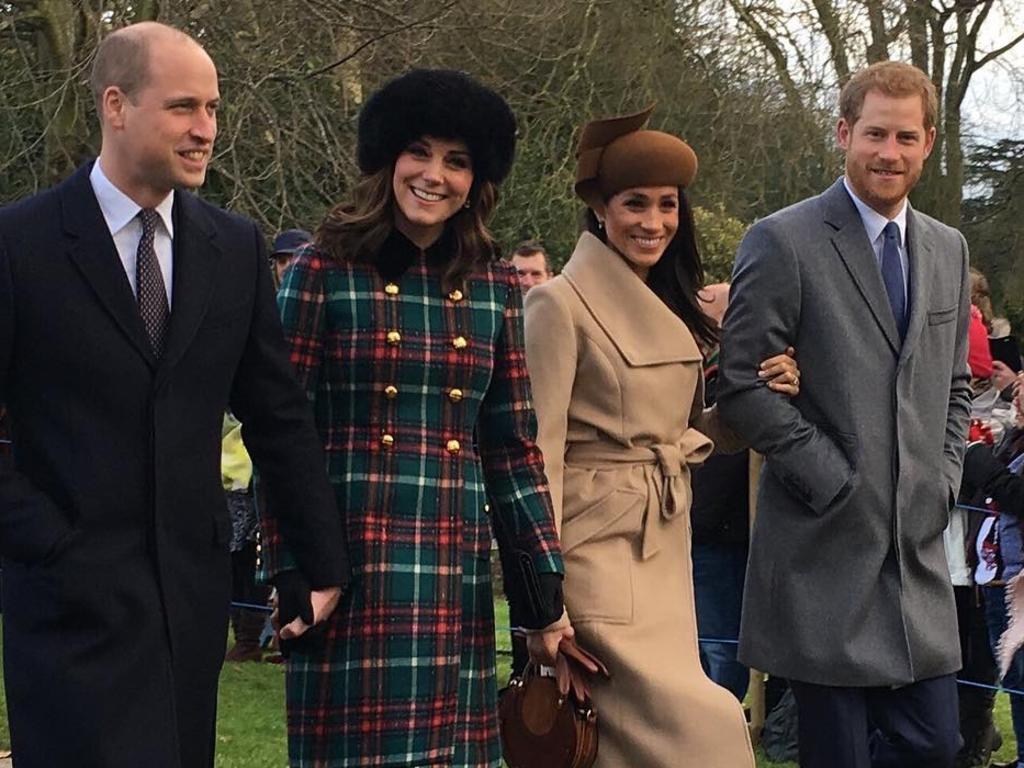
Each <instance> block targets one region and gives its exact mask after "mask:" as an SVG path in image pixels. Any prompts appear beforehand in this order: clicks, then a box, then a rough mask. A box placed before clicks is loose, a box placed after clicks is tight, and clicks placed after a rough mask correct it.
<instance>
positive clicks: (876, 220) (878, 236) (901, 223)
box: [843, 176, 910, 311]
mask: <svg viewBox="0 0 1024 768" xmlns="http://www.w3.org/2000/svg"><path fill="white" fill-rule="evenodd" d="M843 185H844V186H845V187H846V191H847V192H848V193H849V195H850V197H851V199H852V200H853V204H854V205H855V206H857V212H858V213H860V219H861V221H863V222H864V230H865V231H866V232H867V233H868V241H869V242H870V243H871V247H872V248H873V249H874V251H875V261H877V262H878V271H879V272H881V271H882V247H883V245H884V244H885V235H884V234H882V230H884V229H885V225H886V224H888V223H889V222H890V221H894V222H895V223H896V227H897V228H898V229H899V231H900V241H899V249H900V264H901V265H902V266H903V302H904V306H907V303H908V302H907V286H908V285H910V262H909V261H908V260H907V201H906V200H904V201H903V207H902V208H900V212H899V213H897V214H896V218H894V219H891V220H890V219H887V218H885V216H883V215H882V214H880V213H879V212H878V211H876V210H875V209H874V208H872V207H871V206H870V205H868V204H867V203H865V202H864V201H863V200H861V199H860V198H859V197H857V193H856V192H854V191H853V189H852V188H851V187H850V182H849V180H847V178H846V177H845V176H843ZM909 309H910V308H909V306H907V310H908V311H909Z"/></svg>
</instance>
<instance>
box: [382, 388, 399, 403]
mask: <svg viewBox="0 0 1024 768" xmlns="http://www.w3.org/2000/svg"><path fill="white" fill-rule="evenodd" d="M384 397H386V398H387V399H388V400H394V399H395V398H396V397H398V387H395V386H392V385H391V384H388V385H387V386H386V387H384Z"/></svg>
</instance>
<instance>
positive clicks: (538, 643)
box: [526, 619, 576, 667]
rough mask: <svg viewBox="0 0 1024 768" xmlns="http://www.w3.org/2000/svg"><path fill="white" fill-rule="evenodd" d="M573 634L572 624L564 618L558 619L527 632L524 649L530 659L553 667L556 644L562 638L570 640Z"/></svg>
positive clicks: (574, 633)
mask: <svg viewBox="0 0 1024 768" xmlns="http://www.w3.org/2000/svg"><path fill="white" fill-rule="evenodd" d="M575 635H576V632H575V631H574V630H573V628H572V625H571V624H569V623H568V622H567V621H565V620H564V619H559V620H558V621H556V622H555V623H554V624H552V625H550V627H546V628H544V629H542V630H538V631H536V632H527V633H526V650H527V651H528V652H529V654H530V659H531V661H535V662H536V663H538V664H543V665H544V666H546V667H553V666H555V660H556V659H557V657H558V644H559V643H561V642H562V638H566V639H569V640H571V639H572V638H573V637H575Z"/></svg>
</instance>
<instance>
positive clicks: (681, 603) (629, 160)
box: [526, 109, 799, 768]
mask: <svg viewBox="0 0 1024 768" xmlns="http://www.w3.org/2000/svg"><path fill="white" fill-rule="evenodd" d="M650 111H651V110H650V109H648V110H646V111H644V112H642V113H640V114H638V115H632V116H628V117H625V118H614V119H611V120H605V121H600V122H597V123H591V124H589V125H588V126H586V127H585V128H584V131H583V137H582V140H581V147H580V160H579V170H578V172H577V184H576V191H577V193H578V194H580V196H581V197H583V199H584V200H585V201H586V202H587V203H588V205H589V206H590V209H591V210H590V218H591V222H590V223H591V226H590V230H591V231H589V232H584V233H583V234H582V235H581V237H580V239H579V242H578V243H577V246H576V250H575V251H574V253H573V254H572V257H571V258H570V260H569V262H568V263H567V264H566V266H565V269H564V270H563V272H562V274H561V275H560V276H559V277H557V278H555V279H554V280H551V281H550V282H548V283H547V284H545V285H542V286H537V287H535V288H533V289H532V290H531V291H530V293H529V296H528V299H527V302H526V341H527V344H526V347H527V364H528V368H529V370H530V376H531V380H532V383H533V391H534V396H535V408H536V411H537V417H538V419H539V424H540V431H539V437H538V442H539V443H540V446H541V449H542V451H543V453H544V459H545V466H546V471H547V476H548V480H549V483H550V487H551V496H552V500H553V502H554V507H555V517H556V522H557V523H559V525H560V535H561V542H562V552H563V556H564V558H565V572H566V576H565V583H564V588H565V603H566V608H567V611H568V614H569V618H571V620H572V625H573V627H574V628H575V631H576V637H577V640H578V641H579V642H580V644H581V646H583V647H585V648H587V649H588V650H591V651H593V652H594V653H595V654H596V655H597V656H598V657H599V658H601V659H602V660H603V661H604V662H605V663H606V664H607V666H608V668H609V670H610V671H611V680H609V681H604V680H595V681H594V682H593V685H594V690H593V695H594V700H595V704H596V707H597V711H598V717H599V723H600V725H599V728H600V748H599V753H598V761H597V765H598V766H600V767H601V768H612V767H615V768H620V767H621V768H626V767H627V766H630V767H633V766H644V768H681V767H682V768H685V767H686V766H693V767H694V768H697V767H698V766H699V767H700V768H743V767H744V766H752V765H753V763H754V758H753V753H752V751H751V747H750V740H749V738H748V735H747V727H746V723H745V720H744V717H743V712H742V710H741V708H740V705H739V703H738V702H737V701H736V700H735V698H733V697H732V696H731V695H730V694H729V692H728V691H726V690H725V689H723V688H720V687H718V686H717V685H715V684H714V683H712V682H711V681H710V680H708V678H707V677H706V676H705V675H704V672H703V671H702V669H701V666H700V659H699V655H698V649H697V628H696V621H695V615H694V602H693V582H692V567H691V561H690V523H689V508H690V467H691V466H693V465H696V464H700V463H701V462H703V461H704V459H706V458H707V456H708V455H709V454H710V453H711V451H712V450H713V447H714V446H713V441H714V443H719V444H720V446H724V447H727V448H729V447H731V448H732V449H733V450H736V449H738V448H740V447H742V446H741V445H740V444H739V443H738V442H737V441H736V440H735V438H733V437H732V436H731V435H729V434H727V433H726V431H725V430H724V428H723V427H721V426H720V425H719V422H718V420H717V417H716V412H715V411H713V410H712V411H705V410H704V409H703V378H702V367H701V350H700V347H699V346H698V341H697V339H696V338H695V336H696V337H697V338H700V339H701V340H702V341H710V340H712V339H713V338H714V333H715V327H714V326H713V325H712V324H711V323H710V322H709V321H708V320H707V319H706V318H705V317H704V316H703V315H702V314H701V312H700V309H699V306H698V305H697V300H696V292H697V290H698V288H699V287H700V282H701V277H702V275H701V268H700V260H699V256H698V255H697V250H696V245H695V242H694V237H693V229H692V219H691V217H690V215H689V209H688V207H687V204H686V200H685V197H684V196H683V192H682V189H683V188H684V187H686V186H688V185H689V183H690V182H691V181H692V179H693V176H694V174H695V172H696V156H695V155H694V154H693V151H692V150H691V149H690V148H689V147H688V146H687V145H686V144H685V143H683V142H682V141H681V140H679V139H677V138H675V137H674V136H669V135H668V134H664V133H660V132H657V131H642V130H639V129H640V128H641V126H642V125H643V124H644V123H645V122H646V120H647V118H648V116H649V115H650ZM673 307H675V309H673ZM766 366H767V367H766ZM766 366H762V368H766V374H767V375H766V377H765V378H766V379H768V378H773V376H774V377H775V378H774V381H773V384H772V385H771V386H772V387H773V388H775V389H780V390H782V391H787V392H789V393H793V392H795V391H796V386H795V385H796V383H797V378H798V376H799V373H798V371H796V368H795V364H793V362H792V360H791V359H790V358H788V357H785V356H780V357H779V358H772V360H770V361H766ZM729 443H732V445H731V446H730V445H728V444H729Z"/></svg>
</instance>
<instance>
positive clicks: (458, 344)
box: [452, 336, 469, 349]
mask: <svg viewBox="0 0 1024 768" xmlns="http://www.w3.org/2000/svg"><path fill="white" fill-rule="evenodd" d="M452 346H453V347H455V348H456V349H465V348H466V347H468V346H469V342H468V341H466V337H465V336H456V337H455V338H454V339H452Z"/></svg>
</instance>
